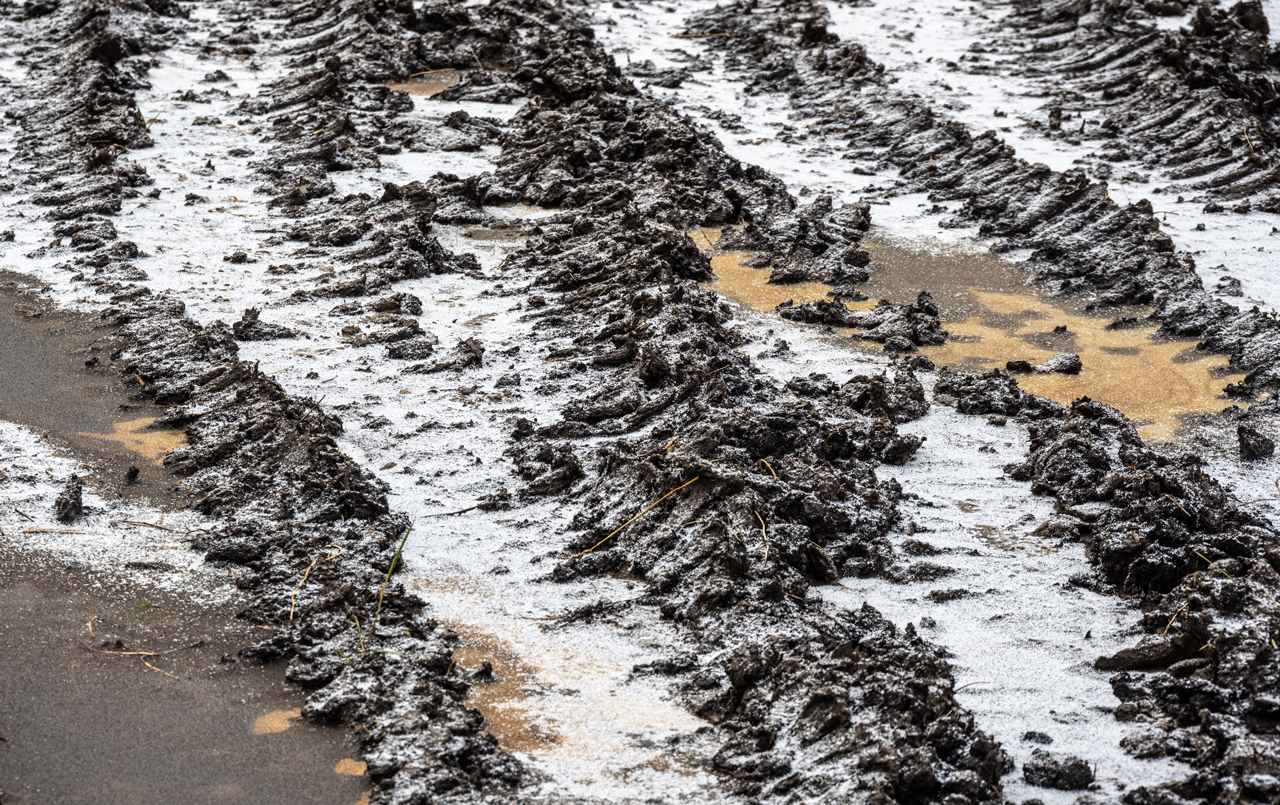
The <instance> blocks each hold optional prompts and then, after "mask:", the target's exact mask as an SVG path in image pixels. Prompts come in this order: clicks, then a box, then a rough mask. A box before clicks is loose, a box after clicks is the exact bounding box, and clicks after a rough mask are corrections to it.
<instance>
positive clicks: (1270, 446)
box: [1236, 425, 1276, 461]
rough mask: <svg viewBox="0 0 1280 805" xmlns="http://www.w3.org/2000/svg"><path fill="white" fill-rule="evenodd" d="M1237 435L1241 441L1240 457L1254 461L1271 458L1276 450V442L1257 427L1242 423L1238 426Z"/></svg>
mask: <svg viewBox="0 0 1280 805" xmlns="http://www.w3.org/2000/svg"><path fill="white" fill-rule="evenodd" d="M1236 437H1237V438H1238V439H1239V441H1240V458H1243V459H1245V460H1247V461H1253V460H1257V459H1263V458H1271V456H1273V455H1274V454H1275V452H1276V443H1275V441H1274V440H1272V439H1271V438H1270V437H1267V436H1264V435H1263V434H1262V433H1260V432H1259V431H1258V429H1257V428H1252V427H1249V426H1248V425H1240V426H1238V427H1237V428H1236Z"/></svg>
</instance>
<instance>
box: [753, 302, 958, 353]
mask: <svg viewBox="0 0 1280 805" xmlns="http://www.w3.org/2000/svg"><path fill="white" fill-rule="evenodd" d="M777 313H778V315H779V316H781V317H782V318H784V319H787V320H789V321H799V322H804V323H806V324H825V325H827V326H828V327H847V328H850V329H854V330H858V331H859V332H857V333H855V334H854V336H853V337H855V338H857V339H859V340H863V341H874V342H878V343H881V344H884V349H885V351H886V352H891V353H910V352H915V351H917V348H918V347H922V346H930V345H938V344H944V343H946V340H947V331H946V330H944V329H942V322H941V319H939V317H938V306H937V305H935V304H934V302H933V297H932V296H930V295H929V293H928V292H927V291H921V292H920V295H919V297H918V298H917V299H916V302H915V304H913V305H898V304H894V303H893V302H889V301H887V300H883V299H882V300H880V302H878V303H877V304H876V306H875V308H874V309H873V310H871V311H869V312H860V311H854V310H849V309H848V308H847V307H845V306H844V305H843V304H841V303H839V302H834V301H828V300H817V301H813V302H805V303H803V304H801V305H795V304H793V303H792V302H789V301H788V302H783V303H782V304H781V305H779V306H778V308H777Z"/></svg>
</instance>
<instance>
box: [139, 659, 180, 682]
mask: <svg viewBox="0 0 1280 805" xmlns="http://www.w3.org/2000/svg"><path fill="white" fill-rule="evenodd" d="M142 664H143V665H145V666H147V667H148V668H150V669H151V670H152V671H159V672H160V673H162V674H164V675H165V676H169V677H173V678H174V679H177V678H178V677H176V676H173V674H171V673H169V672H168V671H166V670H164V669H163V668H157V667H155V666H154V665H152V664H151V663H149V662H147V661H146V660H143V661H142Z"/></svg>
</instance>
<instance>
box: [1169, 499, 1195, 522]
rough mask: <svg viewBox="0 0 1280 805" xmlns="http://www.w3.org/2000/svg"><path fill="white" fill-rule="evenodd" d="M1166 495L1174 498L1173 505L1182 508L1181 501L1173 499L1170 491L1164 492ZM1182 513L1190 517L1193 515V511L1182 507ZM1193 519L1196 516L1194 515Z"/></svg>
mask: <svg viewBox="0 0 1280 805" xmlns="http://www.w3.org/2000/svg"><path fill="white" fill-rule="evenodd" d="M1164 496H1165V497H1167V498H1168V499H1169V500H1172V501H1173V505H1175V506H1177V507H1178V508H1179V509H1182V504H1181V503H1179V502H1178V501H1176V500H1173V495H1170V494H1169V493H1168V492H1165V493H1164ZM1182 513H1183V514H1185V515H1186V516H1188V517H1191V512H1189V511H1187V510H1186V509H1182ZM1191 519H1193V520H1194V519H1195V518H1194V517H1192V518H1191Z"/></svg>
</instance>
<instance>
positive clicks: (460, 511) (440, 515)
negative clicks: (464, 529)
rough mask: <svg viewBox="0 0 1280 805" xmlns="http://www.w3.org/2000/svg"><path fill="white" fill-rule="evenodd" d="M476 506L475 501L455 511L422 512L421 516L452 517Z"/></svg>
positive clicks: (472, 509)
mask: <svg viewBox="0 0 1280 805" xmlns="http://www.w3.org/2000/svg"><path fill="white" fill-rule="evenodd" d="M478 508H480V504H479V503H477V504H476V505H474V506H468V507H467V508H465V509H458V510H457V511H456V512H436V513H435V514H424V515H422V516H423V517H452V516H453V515H455V514H466V513H467V512H469V511H474V510H476V509H478Z"/></svg>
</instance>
